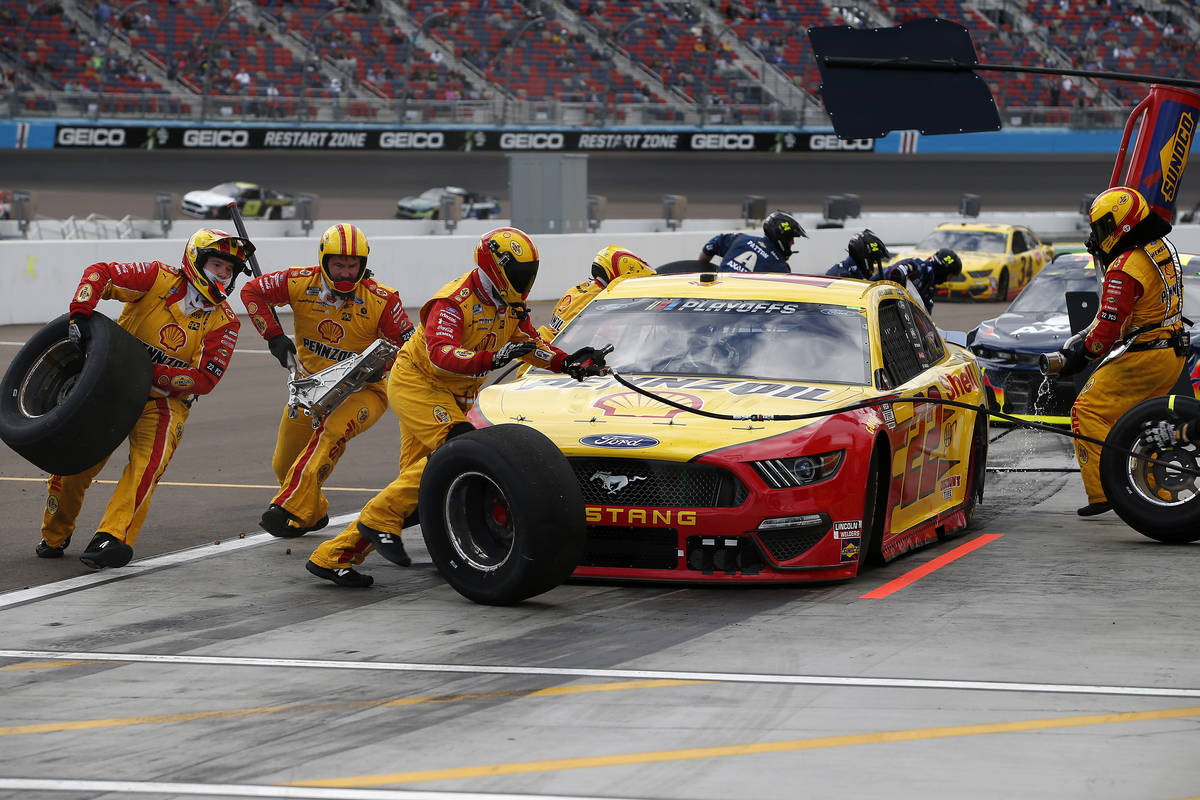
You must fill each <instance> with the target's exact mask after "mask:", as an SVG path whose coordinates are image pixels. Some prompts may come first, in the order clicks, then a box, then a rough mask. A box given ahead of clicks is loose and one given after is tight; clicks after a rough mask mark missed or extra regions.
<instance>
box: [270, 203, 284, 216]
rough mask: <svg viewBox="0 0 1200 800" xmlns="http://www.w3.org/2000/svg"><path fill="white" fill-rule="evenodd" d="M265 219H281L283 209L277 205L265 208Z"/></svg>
mask: <svg viewBox="0 0 1200 800" xmlns="http://www.w3.org/2000/svg"><path fill="white" fill-rule="evenodd" d="M267 219H283V209H282V208H280V207H279V206H272V207H271V208H269V209H267Z"/></svg>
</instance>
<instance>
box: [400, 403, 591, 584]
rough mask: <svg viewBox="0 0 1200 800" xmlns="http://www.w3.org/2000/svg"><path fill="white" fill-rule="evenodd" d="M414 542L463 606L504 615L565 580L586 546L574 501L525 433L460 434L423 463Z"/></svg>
mask: <svg viewBox="0 0 1200 800" xmlns="http://www.w3.org/2000/svg"><path fill="white" fill-rule="evenodd" d="M419 508H420V513H421V535H422V536H424V538H425V546H426V547H427V548H428V550H429V555H430V556H431V557H432V559H433V563H434V565H435V566H436V567H437V568H438V571H439V572H441V573H442V576H443V577H444V578H445V579H446V581H447V582H448V583H449V584H450V585H451V586H452V587H453V588H454V590H455V591H457V592H458V593H459V594H461V595H462V596H463V597H466V598H467V599H469V600H473V601H474V602H476V603H481V604H484V605H511V604H513V603H519V602H521V601H522V600H526V599H528V598H530V597H533V596H535V595H539V594H541V593H543V592H546V591H549V590H550V589H553V588H554V587H555V586H558V585H559V584H561V583H562V582H563V581H565V580H566V579H567V578H568V577H570V575H571V573H572V572H574V570H575V567H576V566H578V564H579V562H580V560H582V558H583V554H584V548H585V545H586V542H587V526H586V523H585V521H584V506H583V494H582V492H581V491H580V489H579V482H578V481H577V480H576V478H575V472H574V471H573V470H572V469H571V465H570V464H569V463H568V462H567V459H566V457H565V456H564V455H563V454H562V451H560V450H559V449H558V448H557V447H556V446H555V445H554V443H553V442H551V441H550V440H549V439H548V438H546V436H545V435H544V434H542V433H540V432H539V431H537V430H534V429H533V428H530V427H528V426H526V425H517V424H505V425H496V426H494V427H489V428H480V429H479V430H475V431H471V432H469V433H464V434H462V435H460V436H456V437H454V438H453V439H450V440H449V441H447V442H446V443H445V444H444V445H442V446H441V447H439V448H438V449H437V450H435V451H434V452H433V454H432V455H431V456H430V457H429V463H428V464H426V466H425V472H424V474H423V475H422V477H421V488H420V492H419Z"/></svg>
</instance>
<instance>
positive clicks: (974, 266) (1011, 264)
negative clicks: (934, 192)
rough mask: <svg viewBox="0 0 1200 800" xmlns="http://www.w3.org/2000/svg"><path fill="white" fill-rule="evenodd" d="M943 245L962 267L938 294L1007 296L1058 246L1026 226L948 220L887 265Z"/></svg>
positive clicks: (987, 297)
mask: <svg viewBox="0 0 1200 800" xmlns="http://www.w3.org/2000/svg"><path fill="white" fill-rule="evenodd" d="M943 247H948V248H949V249H951V250H953V251H954V252H956V253H958V257H959V258H961V259H962V263H963V269H962V272H961V273H959V274H958V275H955V276H954V277H952V278H951V279H950V280H949V281H947V282H946V283H944V284H942V285H941V286H939V287H938V293H937V296H938V297H951V298H956V297H959V298H967V299H972V300H1007V299H1008V296H1009V293H1010V292H1011V291H1012V290H1014V289H1015V290H1017V291H1018V292H1019V291H1020V290H1021V289H1023V288H1025V285H1026V284H1027V283H1029V280H1030V279H1031V278H1032V277H1033V276H1034V275H1036V274H1037V273H1038V270H1040V269H1041V268H1042V267H1044V266H1045V265H1046V264H1049V263H1050V261H1051V260H1052V259H1053V258H1054V248H1053V247H1052V246H1051V245H1048V244H1045V243H1044V242H1042V240H1041V239H1039V238H1038V235H1037V234H1036V233H1034V232H1033V231H1031V230H1030V229H1029V228H1026V227H1025V226H1023V225H996V224H992V223H986V222H943V223H942V224H941V225H938V226H937V228H935V229H934V230H933V232H932V233H930V234H929V235H928V236H926V237H925V238H924V239H922V240H921V241H920V242H918V243H917V246H916V247H915V248H913V249H912V250H907V251H905V252H903V253H899V254H898V255H896V257H895V258H893V259H892V260H891V261H889V262H888V263H887V264H886V265H885V267H886V266H890V265H891V264H894V263H896V262H897V261H899V260H901V259H903V258H914V257H915V258H929V257H930V256H932V255H933V254H934V253H935V252H936V251H938V250H940V249H941V248H943Z"/></svg>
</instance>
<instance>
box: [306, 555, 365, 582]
mask: <svg viewBox="0 0 1200 800" xmlns="http://www.w3.org/2000/svg"><path fill="white" fill-rule="evenodd" d="M304 568H305V569H307V570H308V571H309V572H311V573H312V574H313V575H316V576H317V577H318V578H324V579H325V580H327V581H333V582H334V583H336V584H337V585H338V586H350V587H353V588H355V589H365V588H367V587H368V586H370V585H371V584H372V583H374V582H375V579H374V578H372V577H371V576H370V575H363V574H362V573H361V572H359V571H358V570H356V569H354V568H353V567H342V568H340V569H328V568H326V567H322V566H321V565H320V564H315V563H313V562H312V561H309V562H308V563H306V564H305V565H304Z"/></svg>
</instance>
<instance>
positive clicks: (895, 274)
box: [883, 247, 962, 314]
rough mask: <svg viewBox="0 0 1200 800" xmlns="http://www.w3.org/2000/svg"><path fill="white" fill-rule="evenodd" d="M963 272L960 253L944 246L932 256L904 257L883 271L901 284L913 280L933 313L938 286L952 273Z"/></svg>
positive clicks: (889, 277) (922, 300) (948, 278)
mask: <svg viewBox="0 0 1200 800" xmlns="http://www.w3.org/2000/svg"><path fill="white" fill-rule="evenodd" d="M960 272H962V259H961V258H959V257H958V253H955V252H954V251H953V250H951V249H949V248H947V247H943V248H942V249H941V250H938V251H937V252H936V253H934V254H933V257H932V258H904V259H901V260H899V261H897V262H896V263H895V264H892V265H891V266H889V267H888V268H887V269H885V270H884V271H883V277H884V279H885V280H889V281H895V282H896V283H898V284H900V285H901V286H904V285H906V284H907V283H909V282H911V283H912V285H913V287H914V288H915V289H916V290H917V293H918V294H919V295H920V297H921V302H923V303H924V304H925V310H926V311H927V312H929V313H930V314H932V313H933V295H934V293H935V292H937V287H938V286H940V285H941V284H943V283H945V282H946V281H948V280H950V277H951V276H952V275H958V274H959V273H960Z"/></svg>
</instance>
